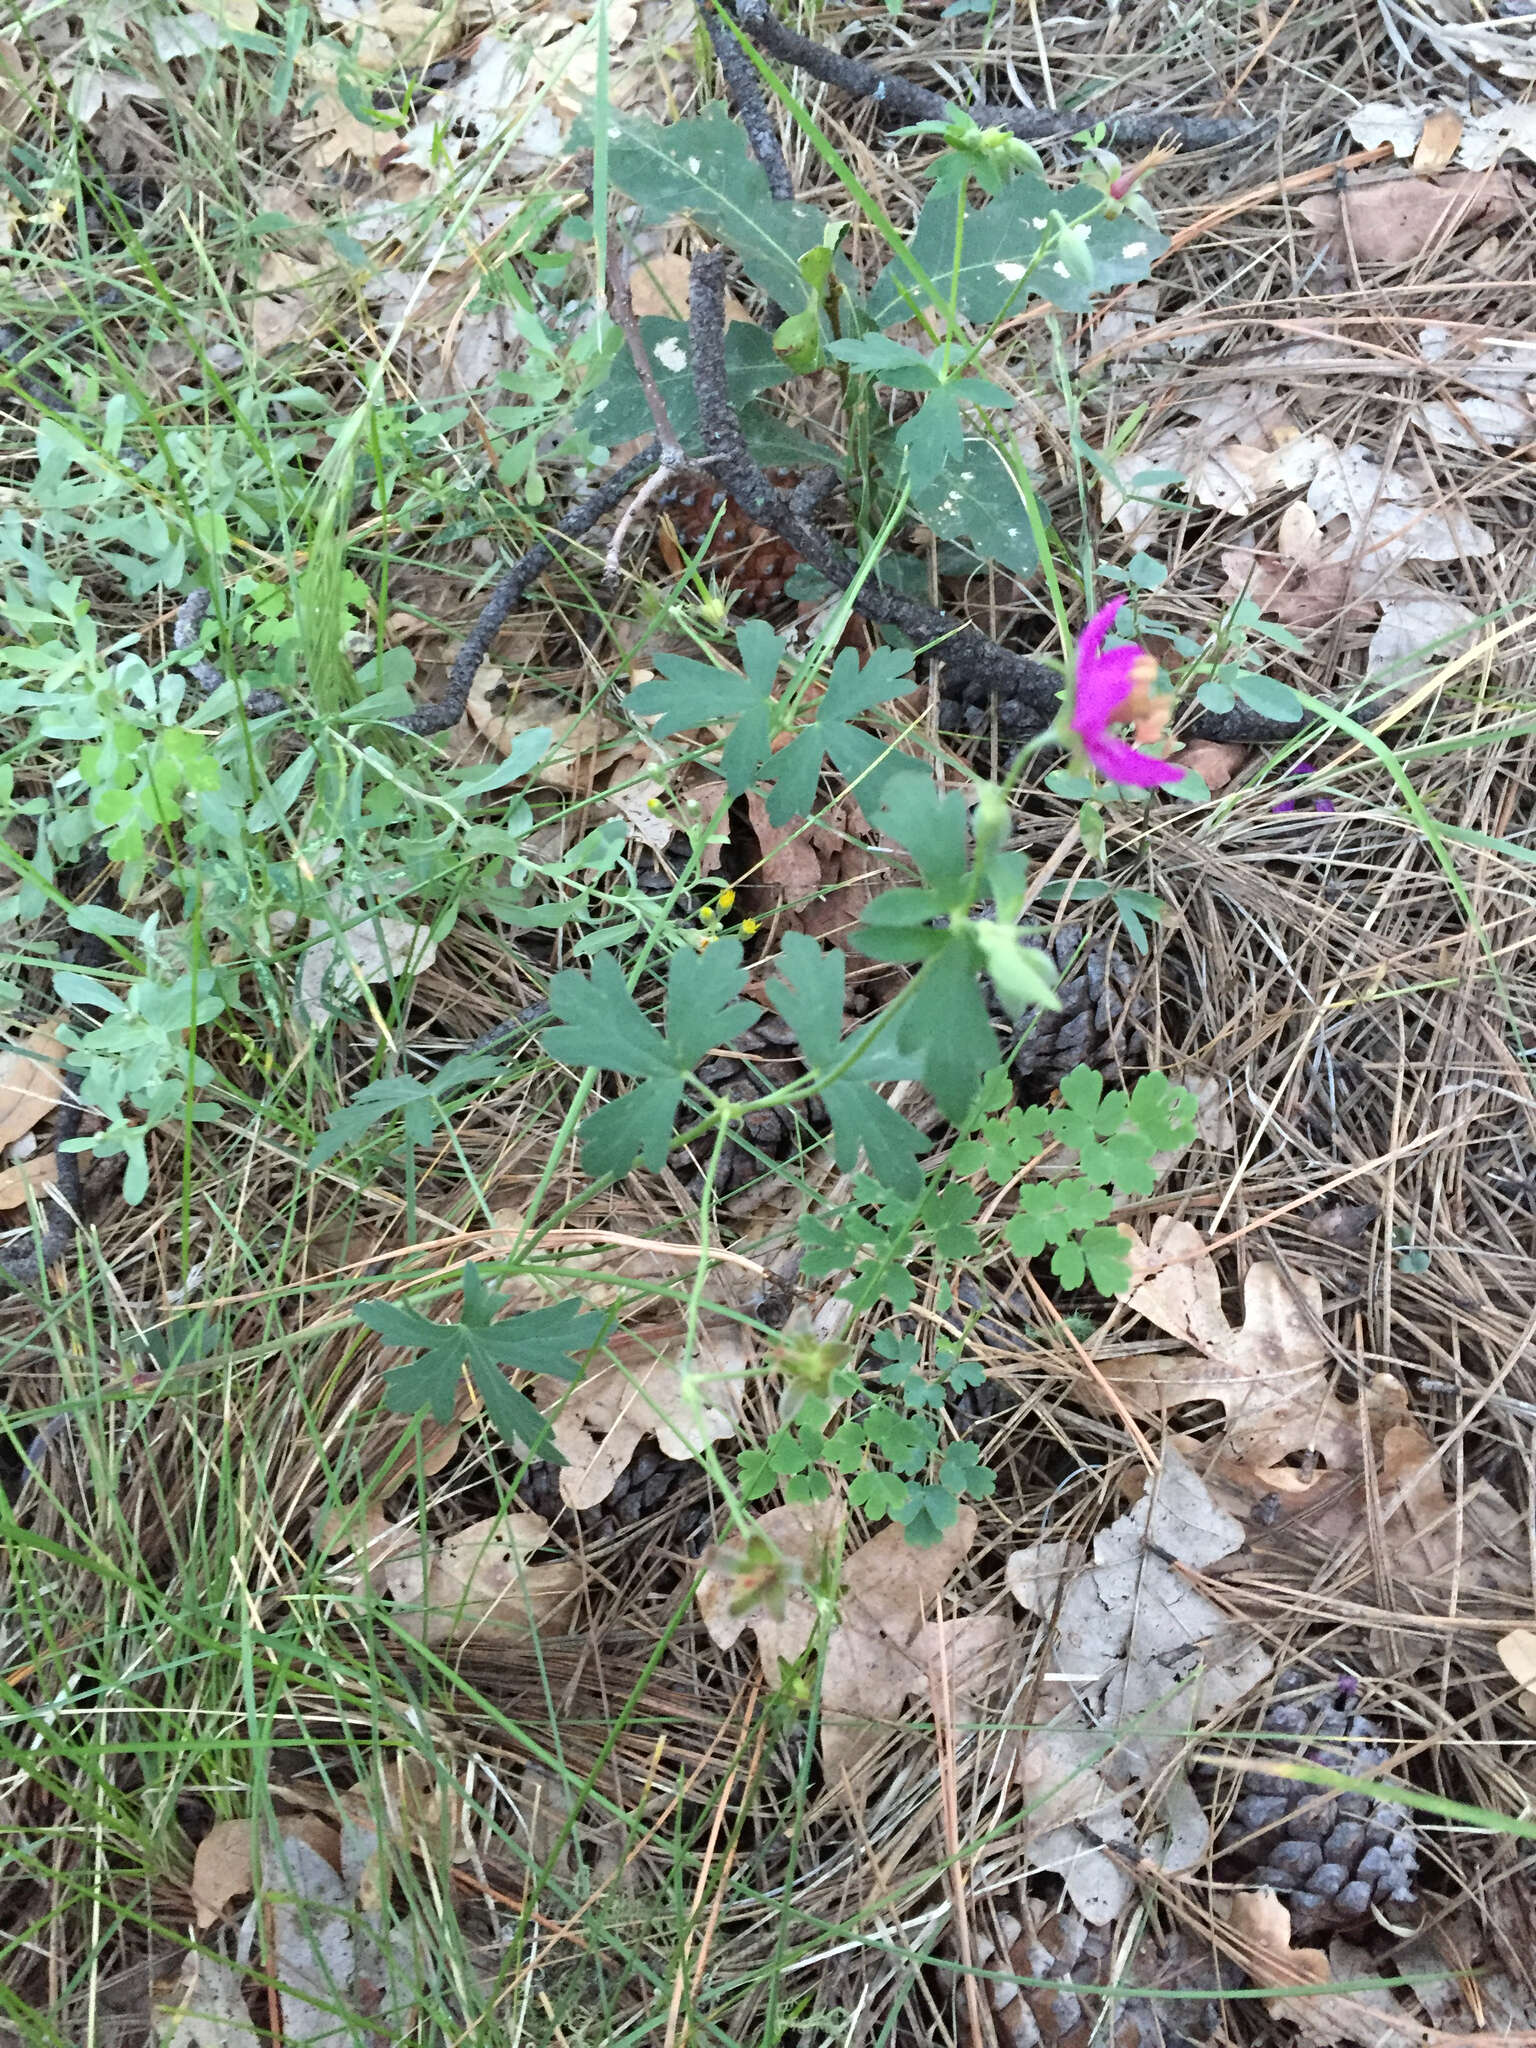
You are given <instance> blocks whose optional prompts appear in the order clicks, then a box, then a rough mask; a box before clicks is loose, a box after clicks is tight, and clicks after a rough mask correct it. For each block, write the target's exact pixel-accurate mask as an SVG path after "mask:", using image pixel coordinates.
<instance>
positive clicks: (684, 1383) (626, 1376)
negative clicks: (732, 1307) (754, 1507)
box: [543, 1321, 751, 1509]
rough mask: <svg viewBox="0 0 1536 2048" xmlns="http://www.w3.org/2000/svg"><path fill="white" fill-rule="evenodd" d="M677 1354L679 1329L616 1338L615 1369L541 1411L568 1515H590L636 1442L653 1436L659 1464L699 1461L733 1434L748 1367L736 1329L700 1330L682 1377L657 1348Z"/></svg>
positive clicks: (712, 1326)
mask: <svg viewBox="0 0 1536 2048" xmlns="http://www.w3.org/2000/svg"><path fill="white" fill-rule="evenodd" d="M658 1344H669V1345H670V1346H671V1347H672V1348H673V1349H674V1350H675V1351H677V1352H678V1353H681V1350H682V1346H683V1331H682V1329H681V1328H680V1327H678V1328H676V1329H672V1330H669V1331H660V1330H658V1331H655V1332H653V1333H651V1339H650V1342H649V1343H647V1342H646V1341H645V1340H644V1339H643V1338H642V1337H641V1336H640V1335H639V1334H638V1333H636V1332H630V1333H627V1334H626V1335H624V1336H620V1337H616V1338H614V1339H613V1340H612V1342H611V1343H610V1344H609V1346H608V1349H609V1351H610V1353H612V1354H613V1356H614V1358H615V1361H616V1362H615V1363H614V1364H612V1365H605V1366H600V1367H598V1368H597V1369H596V1370H595V1371H594V1370H592V1369H591V1368H589V1369H588V1371H587V1372H586V1374H585V1375H584V1376H583V1377H582V1379H580V1380H579V1381H578V1382H577V1383H576V1385H575V1386H574V1387H572V1388H571V1389H570V1390H569V1392H566V1391H565V1390H564V1389H561V1388H558V1387H557V1388H556V1389H555V1390H554V1391H553V1392H552V1393H551V1394H550V1395H549V1396H548V1397H547V1398H546V1400H545V1402H544V1403H543V1408H544V1412H545V1414H547V1415H548V1416H549V1417H550V1419H551V1428H552V1431H553V1434H554V1440H555V1448H556V1449H557V1450H558V1451H559V1452H560V1455H561V1456H562V1457H563V1458H565V1459H566V1460H567V1462H566V1464H565V1465H564V1466H563V1467H562V1468H561V1472H560V1497H561V1499H562V1500H563V1501H564V1502H565V1504H566V1506H567V1507H570V1508H578V1509H579V1508H591V1507H596V1506H597V1505H598V1503H599V1502H600V1501H605V1500H606V1499H607V1498H608V1496H609V1494H611V1493H612V1491H613V1489H614V1486H615V1484H616V1483H617V1480H618V1477H619V1474H620V1473H621V1472H624V1471H627V1469H628V1467H629V1464H630V1461H631V1459H632V1458H633V1457H634V1455H635V1451H636V1449H637V1448H638V1446H639V1443H640V1440H641V1438H642V1437H647V1436H654V1437H655V1439H656V1443H657V1448H658V1449H659V1450H660V1452H661V1454H662V1456H663V1457H664V1458H697V1457H699V1456H700V1454H701V1453H702V1452H703V1450H704V1448H705V1446H706V1445H707V1444H711V1443H716V1442H718V1441H719V1440H720V1439H722V1438H724V1437H731V1436H734V1435H735V1434H736V1418H737V1416H738V1415H739V1414H740V1412H741V1390H742V1387H743V1385H744V1383H745V1380H746V1374H747V1370H748V1367H749V1365H750V1362H751V1361H750V1356H749V1354H748V1351H747V1348H746V1341H745V1339H744V1337H743V1335H742V1332H741V1330H740V1329H739V1327H738V1326H737V1325H736V1324H734V1323H722V1322H708V1321H707V1322H704V1323H702V1324H701V1325H700V1327H699V1339H698V1353H697V1356H696V1357H695V1359H694V1361H693V1365H692V1369H691V1371H690V1372H688V1373H687V1374H686V1375H685V1374H684V1373H683V1372H682V1370H681V1368H680V1366H679V1365H678V1364H677V1363H675V1362H674V1360H673V1359H671V1358H668V1357H661V1356H658V1355H657V1353H656V1350H655V1346H656V1345H658Z"/></svg>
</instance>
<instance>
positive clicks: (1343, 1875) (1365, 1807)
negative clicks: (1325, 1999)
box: [1206, 1671, 1419, 1938]
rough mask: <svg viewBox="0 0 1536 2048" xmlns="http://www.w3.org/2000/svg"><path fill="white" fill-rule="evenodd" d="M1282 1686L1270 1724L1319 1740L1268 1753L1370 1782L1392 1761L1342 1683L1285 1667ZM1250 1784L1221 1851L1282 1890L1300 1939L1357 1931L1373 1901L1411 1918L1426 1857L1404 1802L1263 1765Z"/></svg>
mask: <svg viewBox="0 0 1536 2048" xmlns="http://www.w3.org/2000/svg"><path fill="white" fill-rule="evenodd" d="M1278 1690H1279V1693H1280V1695H1281V1697H1279V1698H1278V1699H1276V1701H1275V1702H1274V1704H1273V1705H1272V1706H1271V1707H1270V1709H1269V1711H1268V1712H1267V1713H1266V1714H1265V1716H1264V1720H1263V1723H1262V1725H1263V1727H1264V1728H1266V1729H1268V1730H1270V1731H1271V1732H1272V1733H1274V1734H1276V1735H1283V1736H1291V1737H1297V1736H1303V1735H1311V1736H1316V1737H1319V1738H1321V1739H1320V1740H1318V1741H1315V1742H1311V1743H1307V1744H1301V1743H1299V1742H1297V1741H1294V1740H1293V1741H1289V1742H1285V1743H1278V1742H1276V1743H1270V1744H1268V1745H1265V1744H1261V1745H1260V1746H1259V1747H1260V1754H1261V1755H1262V1754H1264V1753H1265V1752H1266V1750H1267V1753H1268V1754H1269V1755H1271V1756H1275V1757H1283V1758H1285V1759H1287V1760H1290V1761H1295V1760H1296V1759H1297V1758H1298V1757H1300V1758H1303V1759H1305V1761H1306V1762H1308V1763H1314V1764H1322V1765H1324V1766H1325V1767H1326V1768H1327V1769H1328V1770H1332V1771H1347V1772H1348V1773H1349V1774H1350V1775H1351V1776H1353V1777H1362V1778H1363V1777H1371V1776H1373V1775H1374V1774H1375V1773H1376V1772H1377V1771H1379V1770H1380V1769H1381V1767H1382V1765H1383V1764H1384V1763H1385V1762H1386V1761H1387V1757H1388V1755H1389V1754H1390V1751H1389V1749H1388V1748H1387V1746H1386V1745H1385V1744H1384V1743H1383V1742H1382V1741H1381V1739H1380V1738H1381V1735H1382V1730H1381V1729H1380V1728H1379V1727H1378V1726H1377V1725H1376V1723H1375V1722H1374V1721H1372V1720H1370V1719H1369V1718H1368V1717H1367V1716H1366V1715H1364V1714H1357V1713H1354V1712H1353V1711H1352V1710H1351V1708H1350V1705H1349V1694H1348V1693H1347V1692H1346V1690H1345V1689H1344V1688H1343V1687H1339V1686H1327V1687H1321V1688H1320V1687H1318V1686H1317V1685H1316V1684H1315V1682H1313V1681H1312V1680H1310V1679H1309V1678H1308V1677H1307V1675H1306V1673H1305V1672H1302V1671H1286V1672H1284V1673H1282V1674H1281V1677H1280V1680H1279V1686H1278ZM1206 1775H1207V1777H1208V1776H1209V1775H1210V1774H1206ZM1243 1784H1244V1791H1243V1795H1242V1797H1241V1798H1240V1799H1239V1800H1238V1802H1237V1804H1236V1806H1234V1807H1233V1809H1232V1817H1231V1819H1230V1820H1229V1821H1228V1822H1227V1824H1226V1826H1225V1827H1224V1828H1223V1829H1222V1831H1221V1833H1220V1835H1219V1836H1218V1837H1217V1841H1216V1848H1217V1853H1218V1854H1219V1855H1225V1856H1227V1857H1229V1858H1230V1859H1231V1860H1232V1862H1233V1863H1235V1864H1237V1865H1239V1866H1241V1867H1243V1868H1245V1869H1246V1870H1247V1871H1248V1873H1249V1875H1248V1880H1247V1881H1248V1882H1249V1883H1250V1884H1253V1885H1258V1886H1262V1887H1263V1888H1264V1889H1266V1890H1268V1891H1274V1892H1279V1893H1280V1894H1281V1896H1282V1897H1283V1898H1284V1899H1285V1902H1286V1905H1287V1907H1288V1908H1289V1910H1290V1915H1291V1926H1292V1929H1293V1931H1294V1932H1295V1934H1296V1935H1297V1937H1298V1938H1301V1937H1306V1936H1311V1935H1314V1934H1319V1933H1332V1932H1339V1931H1343V1930H1345V1929H1348V1928H1352V1927H1358V1926H1359V1925H1360V1923H1361V1922H1362V1921H1364V1920H1367V1919H1369V1918H1370V1917H1371V1913H1372V1909H1373V1908H1374V1907H1382V1908H1383V1909H1385V1912H1386V1918H1387V1919H1388V1920H1389V1922H1390V1923H1391V1924H1392V1925H1394V1926H1397V1925H1402V1924H1404V1923H1405V1922H1411V1921H1412V1920H1413V1918H1414V1917H1415V1915H1416V1913H1417V1908H1418V1892H1417V1880H1418V1872H1419V1863H1418V1856H1417V1853H1416V1851H1415V1846H1414V1833H1413V1820H1412V1817H1411V1815H1410V1814H1409V1812H1408V1810H1407V1808H1406V1807H1402V1806H1397V1805H1394V1804H1392V1803H1390V1802H1388V1801H1386V1800H1381V1799H1375V1798H1373V1797H1372V1796H1371V1794H1370V1793H1368V1792H1341V1793H1339V1794H1337V1795H1336V1796H1335V1797H1333V1798H1329V1797H1328V1796H1327V1794H1326V1793H1325V1792H1323V1791H1321V1790H1320V1789H1319V1787H1317V1786H1316V1785H1305V1784H1301V1783H1299V1782H1297V1781H1296V1780H1293V1779H1290V1778H1277V1777H1273V1776H1269V1775H1266V1774H1265V1773H1264V1772H1263V1771H1262V1770H1257V1771H1256V1770H1249V1771H1247V1772H1245V1774H1244V1779H1243Z"/></svg>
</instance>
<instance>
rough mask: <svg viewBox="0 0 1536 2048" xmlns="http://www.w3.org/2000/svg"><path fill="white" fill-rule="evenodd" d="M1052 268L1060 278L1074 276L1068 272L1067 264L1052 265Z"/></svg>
mask: <svg viewBox="0 0 1536 2048" xmlns="http://www.w3.org/2000/svg"><path fill="white" fill-rule="evenodd" d="M1051 268H1052V270H1054V271H1055V273H1056V275H1057V276H1058V277H1070V276H1071V275H1072V273H1071V271H1070V270H1068V268H1067V266H1066V265H1065V263H1053V264H1052V265H1051Z"/></svg>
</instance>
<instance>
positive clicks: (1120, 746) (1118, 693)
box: [1069, 597, 1184, 789]
mask: <svg viewBox="0 0 1536 2048" xmlns="http://www.w3.org/2000/svg"><path fill="white" fill-rule="evenodd" d="M1124 603H1125V599H1124V598H1123V597H1116V598H1111V600H1110V602H1109V603H1108V604H1106V605H1103V606H1101V607H1100V609H1099V610H1098V611H1096V612H1095V613H1094V615H1093V617H1092V618H1091V619H1090V620H1089V621H1088V623H1087V625H1086V626H1084V628H1083V630H1082V632H1081V633H1079V634H1078V636H1077V659H1076V662H1075V665H1074V676H1073V690H1072V715H1071V718H1070V720H1069V724H1070V726H1071V729H1072V731H1073V732H1074V733H1075V734H1076V735H1077V737H1078V739H1079V740H1080V741H1081V742H1082V747H1083V752H1084V753H1085V754H1086V755H1087V756H1088V759H1089V760H1090V761H1091V762H1092V764H1093V766H1094V767H1095V768H1097V769H1098V771H1099V773H1100V774H1101V775H1104V776H1107V777H1108V778H1109V779H1110V780H1111V781H1112V782H1123V783H1128V784H1130V785H1131V787H1133V788H1135V789H1160V788H1163V787H1165V786H1166V785H1167V784H1168V783H1172V782H1182V781H1183V780H1184V770H1183V769H1182V768H1175V767H1174V766H1173V765H1172V763H1171V762H1168V761H1159V760H1157V759H1156V758H1155V757H1154V756H1153V755H1151V754H1143V753H1141V752H1140V751H1139V750H1138V749H1137V748H1136V747H1133V746H1132V745H1131V744H1130V742H1129V741H1128V740H1123V739H1119V738H1117V737H1116V736H1115V735H1114V734H1113V733H1111V732H1110V731H1109V726H1110V723H1111V721H1112V720H1113V718H1114V714H1115V713H1116V712H1117V711H1118V710H1119V709H1120V707H1121V705H1122V704H1124V702H1125V701H1126V699H1127V697H1129V696H1130V694H1131V691H1132V689H1133V688H1134V687H1135V681H1136V678H1135V669H1136V666H1137V664H1138V663H1139V662H1140V661H1142V660H1143V659H1144V658H1145V657H1144V651H1143V650H1142V649H1141V648H1140V647H1138V646H1136V645H1135V643H1134V642H1131V643H1129V644H1127V645H1126V646H1124V647H1112V648H1110V650H1109V651H1108V653H1106V652H1105V651H1104V639H1105V635H1106V634H1107V633H1108V632H1109V629H1110V627H1111V626H1113V624H1114V622H1115V620H1116V618H1117V617H1118V615H1119V612H1120V608H1121V606H1122V605H1123V604H1124Z"/></svg>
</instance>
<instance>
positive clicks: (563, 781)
mask: <svg viewBox="0 0 1536 2048" xmlns="http://www.w3.org/2000/svg"><path fill="white" fill-rule="evenodd" d="M505 685H506V678H505V676H504V675H503V673H502V671H501V670H500V669H499V668H498V667H497V666H496V665H495V663H494V662H485V663H483V664H482V666H481V667H480V668H479V669H478V670H477V671H476V674H475V680H474V682H473V683H472V684H471V686H470V692H469V701H468V704H467V706H466V708H467V710H468V712H469V716H470V719H471V720H472V722H473V724H474V726H475V728H476V730H477V731H478V732H480V733H482V734H483V735H484V736H485V738H486V739H487V740H489V741H490V743H491V745H492V746H493V747H494V748H495V749H496V751H497V752H498V753H499V754H510V753H511V751H512V749H513V747H514V745H515V744H516V743H517V741H518V740H519V739H521V738H522V736H523V734H524V733H525V732H532V731H533V730H534V729H535V728H537V727H543V728H546V729H547V730H548V731H550V732H551V733H553V734H554V739H553V741H552V742H551V744H550V748H549V751H548V753H546V754H545V756H544V758H543V760H542V761H540V763H539V765H538V769H537V771H536V779H537V780H538V781H539V782H541V783H544V784H546V785H547V786H548V787H549V788H551V789H563V790H566V791H567V792H569V793H571V794H573V795H587V794H589V793H590V791H591V788H592V782H593V777H594V776H595V775H596V774H597V773H598V771H599V770H600V769H602V768H606V767H608V766H610V765H611V764H612V763H613V762H614V761H615V760H617V759H618V758H619V756H620V755H621V754H623V753H624V752H626V751H627V749H628V746H629V742H628V741H627V740H626V739H625V736H624V734H623V733H622V732H621V731H620V729H619V727H618V726H617V725H615V724H614V722H613V720H612V719H611V718H604V717H603V715H602V713H601V712H599V711H573V710H572V709H571V707H570V706H569V704H566V703H565V702H563V701H562V700H561V699H560V698H559V697H551V696H545V695H542V694H541V693H540V692H538V691H536V690H519V689H517V688H515V687H514V688H513V689H512V691H511V693H510V695H509V697H508V699H507V701H506V703H504V704H501V705H498V704H497V703H496V702H495V701H494V700H495V699H496V698H497V697H498V696H499V695H500V694H501V692H502V690H503V688H504V687H505Z"/></svg>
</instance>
